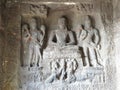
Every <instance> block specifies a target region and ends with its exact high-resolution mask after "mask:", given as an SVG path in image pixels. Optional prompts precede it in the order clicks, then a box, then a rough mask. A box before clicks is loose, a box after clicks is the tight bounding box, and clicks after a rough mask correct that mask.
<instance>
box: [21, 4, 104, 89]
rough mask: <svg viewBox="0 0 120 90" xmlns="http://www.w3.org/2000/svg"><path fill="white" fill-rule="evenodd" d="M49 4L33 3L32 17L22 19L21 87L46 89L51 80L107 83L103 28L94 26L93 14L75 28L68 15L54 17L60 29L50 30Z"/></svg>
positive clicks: (53, 81)
mask: <svg viewBox="0 0 120 90" xmlns="http://www.w3.org/2000/svg"><path fill="white" fill-rule="evenodd" d="M81 6H82V7H83V8H84V9H85V10H88V9H86V8H90V10H91V9H92V8H93V5H92V4H90V6H89V7H86V6H84V5H81ZM46 7H47V6H46V5H33V4H31V5H30V14H31V16H29V17H30V18H29V19H28V20H26V21H24V20H22V21H24V22H22V24H21V36H22V42H21V46H22V49H21V52H22V53H21V57H22V58H21V73H20V77H22V78H23V79H24V80H21V87H20V88H21V89H22V90H29V88H30V87H31V88H32V89H35V90H36V88H37V90H41V89H42V90H44V89H45V87H44V85H48V87H51V86H50V84H54V85H60V84H61V83H62V84H64V83H66V84H68V85H69V84H73V83H76V82H79V83H80V84H81V83H83V82H88V83H95V82H97V84H99V83H104V82H105V72H104V71H105V70H104V67H105V66H104V64H103V59H102V57H101V54H100V49H101V47H102V46H101V44H100V43H101V36H100V33H99V29H96V28H95V26H93V22H92V19H91V18H93V17H92V16H91V15H84V17H85V20H84V24H80V23H77V24H76V27H75V28H69V26H68V22H70V21H69V19H68V17H67V15H65V14H64V15H58V17H59V18H57V19H56V18H54V19H55V20H56V21H57V24H56V25H53V26H55V27H56V29H54V30H53V29H52V30H50V27H52V25H51V23H52V21H49V19H47V16H48V17H49V15H48V10H47V8H46ZM75 9H76V7H75ZM77 9H78V8H77ZM54 10H55V9H54ZM54 10H53V11H54ZM51 11H52V10H51ZM88 11H89V10H88ZM24 15H25V14H23V16H22V17H24ZM24 18H26V15H25V17H24ZM41 18H42V19H41ZM52 18H53V17H52ZM40 20H43V21H44V23H41V21H40ZM47 21H48V22H50V23H49V24H48V23H47ZM45 36H47V40H46V38H45ZM25 72H26V73H25ZM27 76H28V77H27ZM35 84H37V85H36V86H34V85H35ZM31 85H32V86H31ZM51 90H52V89H51Z"/></svg>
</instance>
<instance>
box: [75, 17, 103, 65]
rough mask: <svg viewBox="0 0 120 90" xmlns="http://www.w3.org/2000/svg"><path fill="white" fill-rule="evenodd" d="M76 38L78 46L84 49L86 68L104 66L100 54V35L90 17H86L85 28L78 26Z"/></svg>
mask: <svg viewBox="0 0 120 90" xmlns="http://www.w3.org/2000/svg"><path fill="white" fill-rule="evenodd" d="M76 36H77V41H78V46H80V47H82V48H83V53H84V62H85V64H86V66H93V67H97V66H102V64H101V63H102V58H101V56H100V53H99V48H100V44H99V43H100V35H99V32H98V30H97V29H95V28H93V26H92V21H91V17H90V16H86V17H85V22H84V28H83V27H82V26H81V25H78V27H77V30H76Z"/></svg>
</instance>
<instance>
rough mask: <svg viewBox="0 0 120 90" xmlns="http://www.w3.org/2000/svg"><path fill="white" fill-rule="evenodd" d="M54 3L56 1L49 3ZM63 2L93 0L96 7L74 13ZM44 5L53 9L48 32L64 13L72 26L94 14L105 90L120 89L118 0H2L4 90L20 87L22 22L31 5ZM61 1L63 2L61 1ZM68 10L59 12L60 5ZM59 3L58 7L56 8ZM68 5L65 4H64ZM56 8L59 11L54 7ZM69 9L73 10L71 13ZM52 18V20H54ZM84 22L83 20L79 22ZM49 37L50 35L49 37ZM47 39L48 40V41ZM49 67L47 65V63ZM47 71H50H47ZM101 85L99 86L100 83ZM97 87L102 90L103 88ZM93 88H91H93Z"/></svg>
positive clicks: (0, 31)
mask: <svg viewBox="0 0 120 90" xmlns="http://www.w3.org/2000/svg"><path fill="white" fill-rule="evenodd" d="M46 2H55V4H51V3H46ZM64 2H74V3H78V2H92V3H94V5H95V7H94V9H93V11H91V12H90V11H89V10H88V11H85V9H83V11H85V12H82V14H81V12H80V13H78V12H76V11H75V12H74V10H73V11H71V10H69V8H71V7H72V5H71V6H69V5H68V6H69V7H68V8H67V9H66V7H64ZM36 3H37V4H41V3H42V4H45V5H46V6H48V7H49V8H52V10H53V11H52V10H51V11H50V12H49V14H48V17H47V19H45V21H44V20H43V21H42V23H44V24H45V26H46V27H47V30H48V31H47V32H48V33H49V31H51V30H54V29H56V28H57V27H56V26H57V25H56V22H57V19H58V17H59V16H61V15H66V16H67V17H68V20H69V21H70V27H72V28H73V31H74V28H76V24H78V23H81V24H82V22H83V21H84V20H81V18H82V17H84V15H91V16H92V17H93V18H94V19H95V22H96V24H95V27H96V28H97V29H99V31H100V35H101V46H102V49H101V51H100V53H101V56H102V57H103V60H104V62H105V70H106V75H105V77H106V82H105V83H104V85H103V87H102V90H113V89H115V90H120V88H119V83H120V80H119V74H120V73H119V67H120V65H119V51H120V50H119V11H120V7H119V3H120V2H119V0H116V1H115V0H114V1H112V0H106V1H104V0H89V1H87V0H84V1H83V0H80V1H79V0H74V1H71V0H70V1H68V0H63V1H61V0H59V1H56V0H54V1H52V0H41V1H39V0H16V1H14V0H8V1H7V0H5V1H4V0H3V1H2V0H1V6H0V9H1V10H0V15H1V17H2V18H0V67H1V68H0V87H1V90H19V84H20V83H19V81H20V79H21V78H20V77H19V73H20V72H19V71H20V67H21V22H22V21H23V22H27V19H29V16H30V15H29V14H26V13H27V11H29V9H28V7H29V4H36ZM60 3H62V4H60ZM59 4H60V5H61V6H62V5H63V8H62V9H61V8H60V9H61V10H63V9H66V11H60V10H59V7H60V5H59ZM56 5H58V8H57V9H56ZM65 6H66V5H65ZM55 9H56V10H55ZM69 11H70V12H69ZM51 21H52V22H51ZM79 21H81V22H79ZM48 37H49V36H48ZM47 40H48V38H47V39H46V42H47ZM46 67H47V66H46ZM46 72H47V71H46ZM98 87H99V86H98ZM98 87H97V89H95V90H101V89H98ZM90 90H92V89H90Z"/></svg>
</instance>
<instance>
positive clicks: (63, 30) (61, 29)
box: [50, 17, 75, 47]
mask: <svg viewBox="0 0 120 90" xmlns="http://www.w3.org/2000/svg"><path fill="white" fill-rule="evenodd" d="M50 44H52V45H56V46H61V47H62V46H67V45H74V44H75V40H74V36H73V33H72V31H68V28H67V20H66V18H65V17H60V18H59V19H58V29H57V30H55V31H53V32H52V33H51V37H50Z"/></svg>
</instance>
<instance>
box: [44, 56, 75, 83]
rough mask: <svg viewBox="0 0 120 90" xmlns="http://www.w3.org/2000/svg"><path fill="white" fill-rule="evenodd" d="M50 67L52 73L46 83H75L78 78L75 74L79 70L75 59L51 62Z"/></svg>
mask: <svg viewBox="0 0 120 90" xmlns="http://www.w3.org/2000/svg"><path fill="white" fill-rule="evenodd" d="M50 66H51V71H52V73H51V75H50V76H49V77H48V78H47V79H46V83H52V82H55V81H56V80H59V81H60V82H67V83H71V82H75V80H76V77H75V75H74V73H75V70H76V69H77V62H76V60H75V59H70V58H67V59H63V58H61V59H56V60H53V61H52V62H51V64H50Z"/></svg>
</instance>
